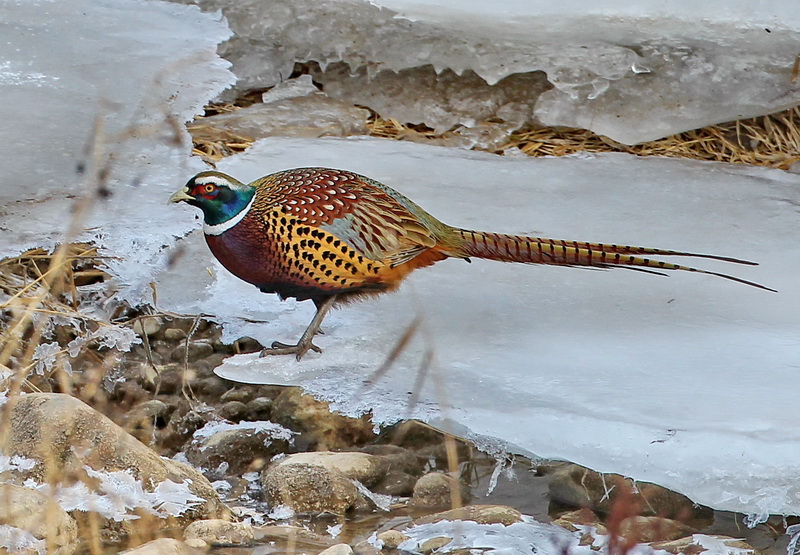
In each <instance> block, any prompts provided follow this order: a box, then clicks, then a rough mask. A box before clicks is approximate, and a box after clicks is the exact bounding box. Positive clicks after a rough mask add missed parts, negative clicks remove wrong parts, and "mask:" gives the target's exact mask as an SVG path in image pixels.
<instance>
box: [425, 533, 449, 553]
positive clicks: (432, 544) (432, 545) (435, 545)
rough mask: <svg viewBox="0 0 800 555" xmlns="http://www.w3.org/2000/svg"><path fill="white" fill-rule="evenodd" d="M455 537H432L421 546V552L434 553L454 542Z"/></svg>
mask: <svg viewBox="0 0 800 555" xmlns="http://www.w3.org/2000/svg"><path fill="white" fill-rule="evenodd" d="M452 541H453V538H448V537H447V536H439V537H436V538H430V539H428V540H425V541H424V542H422V545H420V546H419V552H420V553H423V554H427V553H433V552H434V551H437V550H439V549H441V548H443V547H444V546H445V545H447V544H448V543H450V542H452Z"/></svg>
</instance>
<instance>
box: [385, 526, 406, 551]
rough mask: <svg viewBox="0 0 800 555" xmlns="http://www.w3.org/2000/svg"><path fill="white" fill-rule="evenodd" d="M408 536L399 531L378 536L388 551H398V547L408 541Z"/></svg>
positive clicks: (389, 531)
mask: <svg viewBox="0 0 800 555" xmlns="http://www.w3.org/2000/svg"><path fill="white" fill-rule="evenodd" d="M408 539H409V537H408V536H406V535H405V534H404V533H402V532H401V531H399V530H386V531H385V532H381V533H380V534H378V540H379V541H381V542H383V547H384V548H386V549H397V546H398V545H400V544H401V543H403V542H404V541H406V540H408Z"/></svg>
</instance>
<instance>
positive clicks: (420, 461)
mask: <svg viewBox="0 0 800 555" xmlns="http://www.w3.org/2000/svg"><path fill="white" fill-rule="evenodd" d="M359 451H361V452H362V453H369V454H370V455H376V456H378V457H380V458H382V459H383V460H384V461H386V463H387V469H386V470H387V472H392V471H400V472H405V473H408V474H411V475H416V476H419V475H420V474H422V469H423V468H424V467H425V463H426V462H427V460H426V459H425V458H423V457H419V456H417V455H416V454H414V453H413V452H411V451H409V450H408V449H406V448H404V447H400V446H398V445H389V444H384V445H366V446H364V447H362V448H361V449H359Z"/></svg>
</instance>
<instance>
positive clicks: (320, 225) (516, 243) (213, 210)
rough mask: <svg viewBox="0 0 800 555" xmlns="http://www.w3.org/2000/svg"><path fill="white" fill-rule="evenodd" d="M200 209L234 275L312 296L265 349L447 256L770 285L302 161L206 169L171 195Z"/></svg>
mask: <svg viewBox="0 0 800 555" xmlns="http://www.w3.org/2000/svg"><path fill="white" fill-rule="evenodd" d="M169 202H170V203H174V202H186V203H188V204H190V205H192V206H196V207H198V208H200V209H201V210H202V211H203V216H204V225H203V229H204V231H205V238H206V242H207V243H208V246H209V248H210V249H211V252H212V253H213V254H214V256H215V257H216V258H217V260H219V261H220V262H221V263H222V265H223V266H224V267H225V268H227V269H228V270H229V271H230V272H231V273H232V274H234V275H235V276H237V277H239V278H241V279H243V280H244V281H246V282H249V283H252V284H253V285H255V286H256V287H258V288H259V289H260V290H261V291H263V292H264V293H277V294H278V296H279V297H280V298H281V299H286V298H288V297H294V298H296V299H298V300H300V301H303V300H308V299H310V300H312V301H313V302H314V304H315V305H316V307H317V311H316V314H315V315H314V318H313V319H312V320H311V323H310V324H309V326H308V328H306V330H305V331H304V332H303V334H302V336H301V337H300V340H299V341H298V342H297V343H296V344H294V345H287V344H284V343H280V342H277V341H276V342H274V343H273V344H272V346H271V348H267V349H264V350H263V351H262V353H261V354H262V356H264V355H280V354H293V355H295V356H296V358H297V360H298V361H299V360H300V359H301V358H302V357H303V355H304V354H305V353H306V352H308V351H309V350H313V351H315V352H321V350H320V348H319V347H317V346H316V345H314V343H313V341H312V340H313V339H314V336H315V335H316V333H318V331H319V327H320V324H321V323H322V320H323V319H324V318H325V315H326V314H327V313H328V311H329V310H330V309H331V307H332V306H333V305H334V304H337V303H340V302H342V301H345V300H347V299H351V298H354V297H361V296H368V295H373V294H377V293H382V292H385V291H391V290H392V289H395V288H397V286H398V285H399V284H400V282H401V281H403V279H404V278H405V277H406V276H407V275H408V274H409V273H410V272H411V271H413V270H416V269H417V268H422V267H425V266H429V265H431V264H434V263H435V262H438V261H440V260H444V259H445V258H448V257H455V258H461V259H464V260H466V261H467V262H469V260H470V257H475V258H487V259H491V260H499V261H503V262H522V263H529V264H556V265H561V266H590V267H595V268H616V267H623V268H630V269H637V270H640V271H645V272H650V273H656V274H661V275H665V274H663V272H661V271H660V270H683V271H687V272H698V273H702V274H709V275H713V276H717V277H721V278H725V279H728V280H732V281H736V282H739V283H744V284H747V285H751V286H753V287H758V288H761V289H767V290H770V291H774V290H773V289H770V288H768V287H765V286H763V285H760V284H758V283H754V282H751V281H746V280H744V279H741V278H738V277H734V276H731V275H727V274H722V273H718V272H712V271H708V270H700V269H696V268H692V267H690V266H682V265H679V264H673V263H669V262H663V261H660V260H653V259H651V258H647V257H648V256H650V255H656V256H659V255H660V256H691V257H698V258H709V259H714V260H722V261H725V262H734V263H737V264H750V265H755V263H754V262H749V261H747V260H739V259H737V258H730V257H726V256H716V255H709V254H696V253H690V252H680V251H673V250H665V249H653V248H647V247H631V246H623V245H615V244H604V243H588V242H584V241H562V240H556V239H544V238H539V237H524V236H518V235H505V234H500V233H487V232H482V231H473V230H469V229H460V228H457V227H451V226H449V225H447V224H445V223H443V222H440V221H439V220H437V219H436V218H434V217H433V216H431V215H430V214H428V213H427V212H426V211H425V210H423V209H422V208H420V207H419V206H418V205H416V204H415V203H414V202H412V201H411V200H409V199H408V198H406V197H405V196H403V195H401V194H400V193H398V192H397V191H395V190H394V189H392V188H391V187H387V186H386V185H383V184H382V183H379V182H377V181H375V180H373V179H370V178H368V177H365V176H363V175H358V174H356V173H353V172H349V171H344V170H336V169H330V168H298V169H292V170H286V171H281V172H277V173H273V174H270V175H267V176H266V177H262V178H260V179H257V180H255V181H253V182H252V183H250V184H249V185H245V184H244V183H242V182H240V181H238V180H236V179H234V178H233V177H230V176H228V175H226V174H224V173H221V172H217V171H204V172H201V173H199V174H197V175H196V176H194V177H193V178H192V179H190V180H189V182H188V183H187V184H186V186H185V187H184V188H183V189H181V190H180V191H178V192H176V193H175V194H173V195H172V196H171V197H170V199H169Z"/></svg>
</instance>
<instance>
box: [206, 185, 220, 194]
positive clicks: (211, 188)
mask: <svg viewBox="0 0 800 555" xmlns="http://www.w3.org/2000/svg"><path fill="white" fill-rule="evenodd" d="M216 190H217V186H216V185H212V184H211V183H207V184H206V185H205V187H203V192H204V193H205V194H207V195H208V194H211V193H213V192H214V191H216Z"/></svg>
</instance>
